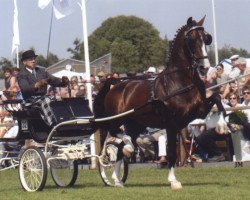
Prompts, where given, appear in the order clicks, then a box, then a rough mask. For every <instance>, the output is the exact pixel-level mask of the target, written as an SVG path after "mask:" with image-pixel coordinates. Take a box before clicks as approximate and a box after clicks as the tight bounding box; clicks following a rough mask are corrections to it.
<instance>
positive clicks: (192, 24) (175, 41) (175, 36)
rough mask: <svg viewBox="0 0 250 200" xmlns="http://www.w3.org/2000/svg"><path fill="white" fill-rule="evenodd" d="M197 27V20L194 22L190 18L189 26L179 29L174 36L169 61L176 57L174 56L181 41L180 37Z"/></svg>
mask: <svg viewBox="0 0 250 200" xmlns="http://www.w3.org/2000/svg"><path fill="white" fill-rule="evenodd" d="M195 25H197V22H196V21H195V20H192V18H189V20H188V24H185V25H183V26H182V27H181V28H179V29H178V30H177V31H176V33H175V35H174V39H173V41H172V42H171V45H170V48H169V54H168V61H170V59H171V58H172V57H173V56H174V55H173V54H174V53H175V52H174V47H175V45H176V44H177V40H178V39H179V37H180V35H181V34H182V33H183V32H184V31H186V30H187V29H190V28H191V27H192V26H195Z"/></svg>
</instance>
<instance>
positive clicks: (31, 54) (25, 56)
mask: <svg viewBox="0 0 250 200" xmlns="http://www.w3.org/2000/svg"><path fill="white" fill-rule="evenodd" d="M36 57H37V55H36V54H35V52H34V51H33V50H28V51H25V52H23V54H22V58H21V61H24V60H26V59H29V58H36Z"/></svg>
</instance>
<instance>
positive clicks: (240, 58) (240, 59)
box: [235, 57, 247, 65]
mask: <svg viewBox="0 0 250 200" xmlns="http://www.w3.org/2000/svg"><path fill="white" fill-rule="evenodd" d="M235 64H236V65H246V64H247V61H246V59H245V58H243V57H239V58H238V59H237V60H236V62H235Z"/></svg>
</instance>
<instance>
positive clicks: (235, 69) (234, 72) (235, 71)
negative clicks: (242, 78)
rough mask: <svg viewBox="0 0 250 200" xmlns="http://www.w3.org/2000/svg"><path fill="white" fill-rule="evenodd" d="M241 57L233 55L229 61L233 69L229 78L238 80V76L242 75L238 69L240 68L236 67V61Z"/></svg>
mask: <svg viewBox="0 0 250 200" xmlns="http://www.w3.org/2000/svg"><path fill="white" fill-rule="evenodd" d="M239 57H240V56H239V55H233V56H231V57H230V58H229V59H230V60H231V65H232V68H231V70H230V72H229V74H228V76H229V78H231V79H232V78H236V77H237V76H239V74H240V70H239V69H238V67H237V66H236V60H238V59H239Z"/></svg>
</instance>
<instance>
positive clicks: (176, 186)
mask: <svg viewBox="0 0 250 200" xmlns="http://www.w3.org/2000/svg"><path fill="white" fill-rule="evenodd" d="M170 184H171V190H180V189H182V185H181V182H179V181H172V182H171V183H170Z"/></svg>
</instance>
